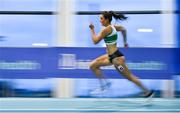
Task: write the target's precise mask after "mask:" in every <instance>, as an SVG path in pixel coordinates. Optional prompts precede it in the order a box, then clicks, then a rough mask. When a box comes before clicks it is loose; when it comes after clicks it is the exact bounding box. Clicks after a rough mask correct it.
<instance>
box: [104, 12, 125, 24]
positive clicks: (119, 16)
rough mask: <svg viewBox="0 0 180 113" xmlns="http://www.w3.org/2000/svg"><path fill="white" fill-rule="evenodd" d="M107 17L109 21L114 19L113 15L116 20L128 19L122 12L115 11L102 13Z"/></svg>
mask: <svg viewBox="0 0 180 113" xmlns="http://www.w3.org/2000/svg"><path fill="white" fill-rule="evenodd" d="M102 15H103V16H104V18H105V19H108V20H109V22H111V21H112V17H114V18H115V19H116V20H118V19H119V20H126V19H127V18H128V17H126V16H124V15H123V14H120V13H115V12H114V11H104V12H103V13H102Z"/></svg>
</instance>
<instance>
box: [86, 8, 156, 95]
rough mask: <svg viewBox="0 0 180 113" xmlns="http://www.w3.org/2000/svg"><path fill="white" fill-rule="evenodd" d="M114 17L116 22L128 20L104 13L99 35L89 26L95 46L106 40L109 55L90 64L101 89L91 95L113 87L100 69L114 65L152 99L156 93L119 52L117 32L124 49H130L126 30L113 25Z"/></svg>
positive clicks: (112, 13) (120, 16)
mask: <svg viewBox="0 0 180 113" xmlns="http://www.w3.org/2000/svg"><path fill="white" fill-rule="evenodd" d="M112 17H114V18H115V19H116V20H118V19H119V20H126V19H127V17H125V16H124V15H123V14H117V13H115V12H113V11H104V12H103V13H102V14H101V15H100V22H101V24H102V26H104V29H102V30H101V32H100V33H99V34H96V33H95V30H94V25H93V24H92V23H91V24H90V25H89V28H90V31H91V36H92V41H93V43H94V44H97V43H99V42H100V41H101V40H104V42H105V43H106V51H107V53H106V54H104V55H102V56H100V57H98V58H96V59H95V60H93V61H92V62H91V64H90V69H91V70H92V71H93V72H94V74H95V75H96V76H97V77H98V78H99V80H100V84H101V87H100V88H98V89H96V90H94V91H92V92H91V94H100V93H102V92H104V91H106V89H108V88H109V87H110V86H111V83H110V82H109V81H108V80H107V79H106V78H105V77H104V76H103V74H102V72H101V69H100V67H101V66H110V65H114V67H115V69H116V70H117V71H118V72H119V73H120V74H121V75H123V76H124V77H125V78H127V79H128V80H129V81H131V82H133V83H134V84H136V85H137V86H138V87H139V88H141V89H142V90H143V92H144V96H145V97H151V96H153V95H154V92H153V91H151V90H149V89H147V88H146V87H145V86H144V85H143V84H142V83H141V82H140V80H139V79H138V78H137V77H136V76H134V75H133V74H132V73H131V72H130V70H129V69H128V67H127V65H126V63H125V56H124V55H123V54H122V53H121V52H120V51H119V50H118V47H117V38H118V35H117V32H118V31H119V32H121V33H122V36H123V41H124V47H126V48H127V47H128V43H127V37H126V29H125V28H124V27H123V26H120V25H111V21H112Z"/></svg>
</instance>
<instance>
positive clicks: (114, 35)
mask: <svg viewBox="0 0 180 113" xmlns="http://www.w3.org/2000/svg"><path fill="white" fill-rule="evenodd" d="M111 28H112V32H111V33H110V34H109V35H108V36H106V37H104V41H105V43H106V45H112V44H115V43H116V42H117V37H118V35H117V31H116V28H115V27H114V26H113V25H111Z"/></svg>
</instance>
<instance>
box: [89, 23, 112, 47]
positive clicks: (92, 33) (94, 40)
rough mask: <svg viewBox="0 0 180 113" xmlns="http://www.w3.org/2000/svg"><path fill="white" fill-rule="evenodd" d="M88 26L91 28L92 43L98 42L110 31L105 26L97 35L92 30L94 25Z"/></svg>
mask: <svg viewBox="0 0 180 113" xmlns="http://www.w3.org/2000/svg"><path fill="white" fill-rule="evenodd" d="M89 27H90V30H91V36H92V40H93V43H94V44H97V43H99V42H100V41H101V40H102V39H103V38H104V37H106V36H107V35H108V34H109V33H110V32H111V31H110V30H111V29H109V28H108V27H106V28H105V29H103V30H102V31H101V32H100V33H99V34H98V35H96V33H95V31H94V25H93V24H90V25H89Z"/></svg>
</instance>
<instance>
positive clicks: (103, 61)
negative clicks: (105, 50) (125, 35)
mask: <svg viewBox="0 0 180 113" xmlns="http://www.w3.org/2000/svg"><path fill="white" fill-rule="evenodd" d="M92 64H95V65H97V66H108V65H112V63H111V62H110V61H109V56H108V54H104V55H102V56H99V57H98V58H96V59H94V60H93V61H92Z"/></svg>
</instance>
